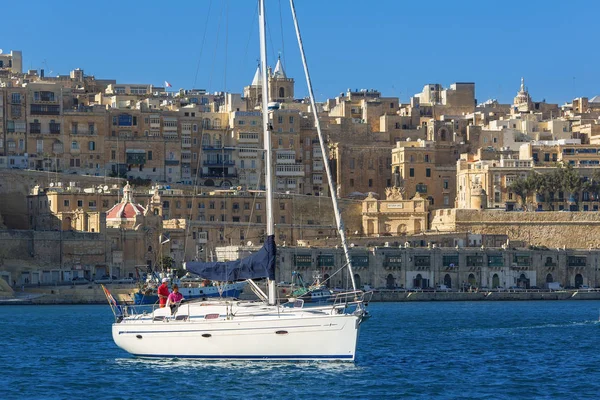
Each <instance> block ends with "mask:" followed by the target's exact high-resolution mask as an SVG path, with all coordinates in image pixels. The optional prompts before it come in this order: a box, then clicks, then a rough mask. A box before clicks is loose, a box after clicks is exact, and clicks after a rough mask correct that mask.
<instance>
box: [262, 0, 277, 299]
mask: <svg viewBox="0 0 600 400" xmlns="http://www.w3.org/2000/svg"><path fill="white" fill-rule="evenodd" d="M258 29H259V33H260V69H261V71H260V72H261V74H262V102H261V104H262V117H263V133H264V149H265V152H264V157H265V188H266V193H265V195H266V198H267V199H266V200H267V201H266V211H267V236H271V235H274V234H275V225H274V223H273V177H272V172H273V169H272V160H271V130H270V128H269V87H268V78H267V39H266V35H265V32H266V19H265V2H264V0H258ZM267 284H268V302H269V304H270V305H274V304H275V301H276V296H275V294H276V290H275V289H276V288H275V281H274V280H273V281H272V280H270V279H267Z"/></svg>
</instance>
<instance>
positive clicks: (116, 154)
mask: <svg viewBox="0 0 600 400" xmlns="http://www.w3.org/2000/svg"><path fill="white" fill-rule="evenodd" d="M0 62H1V63H2V64H1V65H0V134H1V135H2V136H1V138H0V139H1V140H0V168H3V169H8V170H13V169H31V170H39V171H45V172H47V173H48V174H47V180H48V181H47V182H40V183H38V184H37V185H36V186H35V187H34V188H32V191H31V192H30V194H29V196H28V199H27V202H26V205H27V211H26V214H27V217H28V218H26V219H23V220H20V222H18V223H14V222H13V221H16V219H11V218H9V217H10V213H14V212H15V211H14V210H15V209H17V208H18V207H15V208H13V209H11V207H9V206H6V205H5V206H3V205H0V214H4V215H5V217H6V218H5V221H6V222H7V227H8V228H12V229H23V230H42V231H43V230H58V231H60V232H71V231H74V232H77V233H81V234H89V235H91V236H90V237H92V236H93V237H94V238H95V239H94V240H96V241H97V242H98V238H101V240H102V241H101V243H103V245H102V246H104V250H103V251H104V252H105V253H106V248H107V247H106V246H110V247H111V252H110V254H111V257H109V258H107V257H108V256H107V255H105V256H104V260H100V258H101V257H100V256H101V255H100V254H99V253H98V251H100V250H99V249H98V248H96V249H94V245H92V244H91V245H90V251H91V253H90V254H91V255H92V256H93V257H91V258H89V262H87V263H85V265H83V263H82V262H81V261H80V262H79V264H77V265H78V266H79V267H81V268H80V269H81V271H87V272H85V274H87V275H88V276H91V274H95V273H96V272H94V271H103V272H109V271H118V274H119V275H121V276H131V274H132V273H133V270H134V268H135V266H137V265H145V264H147V263H148V262H150V263H151V264H153V265H154V264H155V263H156V260H155V259H154V258H153V255H152V254H154V253H155V252H156V249H157V248H160V249H161V250H162V245H161V244H160V243H159V237H160V234H162V233H163V232H170V233H171V234H172V238H173V240H172V241H171V242H170V244H169V245H168V249H165V250H166V251H167V252H168V254H170V255H171V256H172V257H173V258H174V259H175V260H176V261H177V262H182V261H184V260H186V259H191V258H206V257H207V254H208V253H207V252H204V253H202V252H201V251H200V248H202V249H205V248H206V249H214V248H216V247H217V246H224V245H239V244H243V243H244V242H245V241H248V240H251V241H254V243H256V242H257V241H260V240H261V239H262V238H263V236H264V228H263V227H262V225H263V222H264V206H263V203H262V202H261V191H260V189H261V188H262V187H263V185H264V177H263V168H262V152H263V150H262V141H263V138H262V126H261V119H262V116H261V112H260V109H259V108H258V106H259V105H260V104H261V102H262V101H263V100H264V99H262V93H261V90H260V89H261V85H262V82H261V77H260V74H259V73H258V72H259V71H258V70H255V74H254V78H253V79H252V80H250V79H249V82H248V84H247V85H246V86H245V87H244V89H243V91H242V92H241V93H227V92H216V93H207V92H206V91H204V90H201V89H189V90H185V89H182V90H179V91H176V92H166V91H165V88H164V87H159V86H153V85H150V84H132V83H122V82H117V81H116V80H112V79H96V78H95V77H94V76H89V75H86V74H85V72H84V71H83V70H82V69H74V70H72V71H71V72H70V74H69V75H65V76H59V77H48V76H46V73H45V71H43V70H39V71H37V70H35V71H26V72H22V71H20V68H22V55H21V54H20V53H19V52H12V53H10V54H5V55H2V56H0ZM268 79H269V87H270V90H269V99H268V101H272V102H277V103H278V107H276V109H274V110H273V111H272V112H271V113H270V114H269V118H270V124H271V126H272V128H273V129H272V141H273V160H274V187H275V190H276V192H278V195H277V196H278V205H277V207H278V209H277V212H276V214H277V215H276V223H277V230H278V238H277V239H278V240H279V241H281V242H285V243H287V244H288V245H291V246H295V245H300V244H301V245H305V240H307V239H308V238H310V239H313V238H314V240H316V238H318V239H319V240H323V238H324V237H325V238H326V237H329V236H332V235H334V230H333V229H334V224H333V221H329V220H328V219H327V218H326V217H323V215H325V214H324V213H325V211H326V208H325V206H322V205H321V197H322V196H328V195H330V193H329V190H328V187H327V181H326V176H325V175H324V163H325V162H328V163H330V166H331V167H332V171H333V179H334V181H335V188H336V189H335V193H333V195H335V196H337V197H339V198H340V199H343V200H344V207H345V208H344V213H345V215H344V217H345V219H346V227H347V228H348V229H349V230H350V233H353V235H352V236H353V237H354V238H357V239H360V238H386V237H388V236H389V237H391V238H392V239H393V240H394V241H401V240H402V239H401V238H407V237H409V236H413V235H424V234H426V233H432V232H436V233H443V234H448V235H455V236H456V235H458V236H460V235H463V234H464V231H468V232H473V233H474V234H481V231H485V229H491V228H490V227H489V226H483V225H481V220H482V219H480V221H479V222H478V221H477V220H476V219H473V215H472V212H481V213H490V212H494V213H495V214H494V217H493V218H498V215H500V214H498V212H501V211H512V210H520V209H521V208H525V209H527V208H531V209H536V210H539V211H548V212H550V210H554V211H562V210H565V211H572V212H574V213H578V212H587V213H589V212H591V211H597V210H598V207H599V205H600V196H599V193H598V192H600V191H599V190H597V187H594V186H593V185H588V184H584V183H586V182H588V181H591V180H592V179H593V178H594V177H595V174H596V173H597V172H598V171H600V129H599V128H600V124H599V122H600V119H599V118H600V98H599V97H594V98H587V97H581V98H576V99H573V100H572V101H571V102H570V103H566V104H561V105H559V104H551V103H547V102H545V101H537V100H535V99H534V98H532V95H531V94H530V93H529V91H528V89H527V86H526V84H525V81H524V80H523V79H521V82H520V85H519V84H518V83H517V84H516V85H515V96H514V98H513V100H512V102H511V103H507V104H502V103H499V102H498V101H486V102H483V103H482V102H478V101H477V100H476V97H475V96H476V86H475V83H472V82H455V83H452V84H450V85H449V86H448V87H444V86H443V85H441V84H439V83H433V84H425V85H424V86H423V89H422V90H421V92H419V93H416V94H415V95H414V96H412V97H411V98H410V101H409V102H406V103H403V102H401V101H400V99H399V98H398V97H393V96H385V95H383V94H382V93H381V92H379V91H378V90H375V89H349V90H347V91H346V92H344V93H341V94H340V95H339V96H336V97H335V98H331V99H327V100H326V101H324V102H322V103H319V104H318V105H317V107H318V110H317V111H318V114H319V120H320V123H321V126H322V128H323V132H324V135H325V137H326V140H327V146H328V153H327V154H322V152H321V149H320V146H318V141H317V134H316V129H315V121H314V119H313V116H312V113H311V112H310V111H311V110H310V105H309V103H308V102H307V101H305V99H297V98H295V93H296V90H295V84H296V82H295V80H294V78H293V77H291V76H289V75H288V74H287V73H286V68H285V65H284V63H283V61H282V59H277V61H276V64H275V66H274V67H272V68H269V70H268ZM557 163H560V164H562V165H563V166H564V167H567V166H569V167H572V168H573V169H574V170H575V171H576V174H578V175H577V180H578V181H579V182H580V183H581V184H579V185H574V184H573V185H571V186H564V185H563V186H560V185H555V186H554V187H553V188H550V187H549V186H546V187H545V188H543V189H542V188H537V189H536V192H535V196H534V192H531V193H530V195H528V196H525V197H526V198H524V199H522V201H519V198H518V194H517V193H516V192H515V190H514V188H513V186H512V184H513V183H514V182H516V181H519V180H521V179H525V178H526V177H527V176H528V175H531V174H545V173H547V172H548V171H549V170H550V169H556V165H557ZM59 173H60V174H59ZM81 175H91V176H99V177H101V176H107V175H108V176H120V177H123V178H125V179H127V180H129V181H131V182H137V186H139V188H134V189H131V190H137V192H136V195H135V198H136V199H137V198H144V201H143V202H140V203H139V204H138V203H134V201H133V196H130V195H128V196H125V193H124V192H123V196H122V197H120V196H121V195H120V193H121V192H120V189H119V187H116V188H112V187H111V188H110V190H108V191H107V190H106V188H102V189H100V188H98V187H95V188H94V187H92V188H82V187H78V186H77V184H75V185H71V184H70V183H69V182H71V181H73V182H76V181H77V176H81ZM59 176H60V177H61V178H60V180H57V179H59V178H58V177H59ZM65 177H69V178H68V181H69V182H67V181H66V180H65ZM50 183H52V185H50ZM150 184H152V185H154V186H153V189H152V190H153V191H154V192H153V193H149V192H148V190H147V189H143V187H144V186H145V185H150ZM156 184H158V186H157V185H156ZM166 186H172V188H166ZM126 187H129V185H127V186H126ZM567 189H568V190H567ZM86 190H88V191H86ZM89 190H91V192H90V191H89ZM128 190H129V189H128ZM144 192H145V193H144ZM140 195H142V196H140ZM538 195H541V196H538ZM197 196H204V197H200V198H198V197H197ZM324 200H325V199H324ZM121 203H123V204H125V203H127V204H129V203H131V204H132V205H131V207H132V208H131V209H132V210H134V211H133V214H135V215H133V214H131V215H120V216H116V217H115V215H113V214H114V212H115V207H117V208H118V207H122V210H126V209H128V206H126V205H122V206H120V204H121ZM323 203H325V201H323ZM119 209H121V208H119ZM135 210H138V211H139V212H137V211H135ZM317 211H318V212H317ZM513 214H514V213H513ZM482 215H483V214H482ZM486 215H487V214H486ZM490 215H491V214H490ZM502 215H504V214H502ZM548 215H550V214H548ZM589 215H592V214H589ZM594 215H595V214H593V215H592V216H591V217H588V216H585V217H582V219H583V220H585V219H586V218H595V217H594ZM482 218H483V217H482ZM502 218H504V220H500V221H496V223H495V225H494V226H495V227H496V228H495V229H496V231H494V232H493V235H496V236H498V237H503V236H502V235H505V236H507V237H508V238H509V240H517V241H522V242H528V243H532V242H534V241H538V242H535V243H536V244H539V243H543V244H544V245H547V244H550V243H552V245H554V244H556V243H560V241H559V239H558V238H557V237H556V236H554V235H553V234H549V235H548V237H543V235H542V236H541V237H538V236H536V235H535V234H534V235H533V238H532V237H531V233H529V237H528V239H529V240H524V238H523V236H522V234H521V233H519V232H514V231H513V232H512V233H511V234H510V235H509V234H508V233H507V232H508V230H509V229H510V225H511V224H514V221H511V220H510V218H511V214H510V212H509V213H506V217H502ZM553 223H554V224H555V225H557V226H563V225H564V224H565V223H566V222H565V221H563V220H560V219H557V221H556V222H553ZM478 224H479V225H478ZM8 225H9V226H8ZM502 230H504V231H502ZM61 235H62V234H61ZM304 235H306V236H304ZM67 236H68V235H67ZM61 237H62V236H61ZM69 237H70V236H69ZM573 237H575V236H573ZM392 239H390V240H392ZM61 240H62V239H61ZM411 241H412V242H413V243H419V245H421V246H428V245H431V243H424V244H423V243H422V242H423V241H422V240H416V239H415V240H411ZM446 242H447V243H450V242H451V241H446ZM446 242H445V243H446ZM98 243H100V242H98ZM98 243H96V244H95V245H96V246H100V244H98ZM364 244H365V245H366V246H368V242H365V243H364ZM71 251H74V252H75V253H76V252H77V251H78V250H77V248H72V249H71ZM94 251H95V253H94ZM75 253H74V254H75ZM106 254H108V253H106ZM94 257H96V258H94ZM98 257H100V258H98ZM83 258H84V256H83V255H82V257H81V258H80V259H83ZM61 260H62V258H61ZM69 260H70V261H69V263H70V264H69V265H65V264H64V263H63V261H61V271H62V269H64V268H66V269H68V270H69V271H71V272H69V274H67V275H64V274H63V275H62V277H63V278H64V276H72V268H74V267H75V264H73V263H77V256H74V255H73V254H72V255H71V258H70V259H69ZM506 263H507V265H508V261H506ZM414 267H417V266H416V265H414ZM29 273H30V272H29ZM61 274H62V272H61ZM415 276H416V275H415ZM565 276H568V274H567V275H565ZM392 278H393V280H394V279H398V278H396V277H392ZM422 278H423V279H431V280H433V275H431V276H429V277H425V276H424V275H422ZM571 278H573V279H575V278H574V277H573V276H571V277H569V279H571ZM386 279H387V278H386ZM414 279H416V278H414ZM453 279H455V278H453ZM519 279H520V278H519ZM527 279H530V278H528V277H525V278H524V280H523V282H525V280H527ZM578 279H579V278H578ZM582 279H583V278H582ZM469 280H470V279H469ZM408 282H410V279H409V280H408ZM455 282H456V281H455ZM437 283H438V284H442V283H443V282H442V281H440V282H437Z"/></svg>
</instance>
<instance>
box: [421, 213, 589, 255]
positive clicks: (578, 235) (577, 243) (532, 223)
mask: <svg viewBox="0 0 600 400" xmlns="http://www.w3.org/2000/svg"><path fill="white" fill-rule="evenodd" d="M431 218H432V221H431V228H432V229H434V230H435V229H436V227H437V228H438V229H439V230H448V229H450V230H454V231H457V232H467V231H470V232H472V233H482V234H489V235H494V234H504V235H508V237H509V239H510V240H519V241H524V242H526V243H529V244H530V245H534V246H546V247H549V248H562V247H566V248H573V249H587V248H589V247H593V248H600V213H597V212H506V211H503V210H483V211H478V210H460V209H454V210H438V211H436V212H435V213H434V214H432V216H431Z"/></svg>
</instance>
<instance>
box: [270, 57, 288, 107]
mask: <svg viewBox="0 0 600 400" xmlns="http://www.w3.org/2000/svg"><path fill="white" fill-rule="evenodd" d="M269 101H276V102H278V103H289V102H292V101H294V80H293V79H292V78H288V77H287V75H286V74H285V70H284V69H283V64H282V63H281V55H280V56H279V58H278V59H277V65H275V69H274V70H273V72H272V73H270V74H269Z"/></svg>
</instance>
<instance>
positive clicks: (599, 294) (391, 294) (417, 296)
mask: <svg viewBox="0 0 600 400" xmlns="http://www.w3.org/2000/svg"><path fill="white" fill-rule="evenodd" d="M107 287H108V289H109V290H110V292H111V293H112V294H113V296H114V297H115V298H116V299H117V300H118V301H119V302H120V303H123V304H133V296H132V293H133V292H134V290H135V286H133V285H130V284H119V285H107ZM240 297H241V298H243V299H253V298H254V295H253V294H252V293H250V292H248V293H242V295H241V296H240ZM281 297H285V296H284V295H281ZM514 300H523V301H528V300H600V289H580V290H578V289H569V290H544V289H528V290H525V289H511V290H479V291H464V292H456V291H439V290H438V291H434V290H432V291H421V290H402V289H400V290H389V289H380V290H374V291H373V295H372V298H371V300H370V301H372V302H416V301H514ZM105 303H106V298H105V296H104V292H103V291H102V287H101V286H100V285H98V284H90V285H64V286H41V287H24V288H23V290H21V289H18V291H15V292H14V293H11V294H9V293H5V294H4V295H3V296H0V305H11V304H105Z"/></svg>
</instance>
